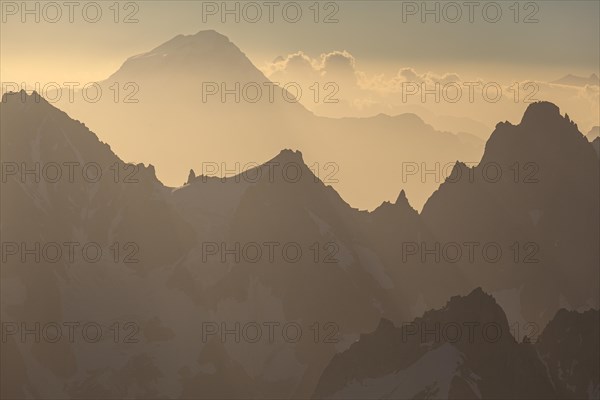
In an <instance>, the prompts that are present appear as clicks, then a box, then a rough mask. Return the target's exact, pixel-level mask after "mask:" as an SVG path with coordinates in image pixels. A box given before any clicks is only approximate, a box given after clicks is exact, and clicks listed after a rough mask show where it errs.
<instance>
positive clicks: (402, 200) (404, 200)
mask: <svg viewBox="0 0 600 400" xmlns="http://www.w3.org/2000/svg"><path fill="white" fill-rule="evenodd" d="M394 204H396V205H400V204H408V199H407V198H406V192H405V191H404V189H402V190H401V191H400V194H399V195H398V198H397V199H396V202H395V203H394Z"/></svg>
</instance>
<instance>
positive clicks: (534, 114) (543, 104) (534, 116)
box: [521, 101, 561, 124]
mask: <svg viewBox="0 0 600 400" xmlns="http://www.w3.org/2000/svg"><path fill="white" fill-rule="evenodd" d="M555 117H561V115H560V108H558V106H557V105H556V104H554V103H550V102H548V101H538V102H535V103H532V104H530V105H529V107H527V110H525V114H523V119H522V120H521V124H529V123H530V122H535V121H538V120H543V119H547V118H555Z"/></svg>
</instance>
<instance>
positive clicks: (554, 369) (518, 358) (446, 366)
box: [314, 289, 600, 399]
mask: <svg viewBox="0 0 600 400" xmlns="http://www.w3.org/2000/svg"><path fill="white" fill-rule="evenodd" d="M490 328H493V329H490ZM571 329H573V330H574V331H571ZM492 332H493V333H492ZM582 335H584V336H583V339H582ZM597 337H598V311H597V310H595V311H588V312H586V313H584V314H577V313H569V312H567V311H564V310H561V311H560V312H559V313H558V314H557V315H556V316H555V318H554V319H553V320H552V321H551V322H550V323H549V324H548V327H547V328H546V329H545V330H544V332H543V334H542V335H541V336H540V342H539V344H530V343H518V342H517V341H516V340H515V338H514V337H513V336H512V328H511V327H510V326H509V324H508V322H507V320H506V317H505V315H504V312H503V311H502V308H501V307H500V306H499V305H498V304H497V303H496V302H495V301H494V299H493V298H492V297H491V296H489V295H487V294H485V293H484V292H483V291H482V290H481V289H476V290H474V291H473V292H471V293H470V294H469V295H468V296H465V297H460V296H457V297H453V298H452V299H450V301H449V302H448V303H447V305H446V306H445V307H444V308H442V309H439V310H432V311H428V312H426V313H425V314H424V315H423V317H422V318H417V319H415V320H414V321H412V322H410V323H406V324H403V326H401V327H395V326H394V325H393V324H392V323H391V322H390V321H386V320H384V319H382V320H381V322H380V324H379V326H378V327H377V329H376V330H375V331H374V332H372V333H370V334H365V335H361V337H360V340H359V341H358V342H356V343H354V344H353V345H352V346H350V348H349V349H348V350H346V351H345V352H343V353H341V354H338V355H336V356H335V357H334V358H333V360H332V361H331V363H330V364H329V366H328V367H327V368H326V370H325V371H324V372H323V376H322V377H321V379H320V380H319V384H318V385H317V388H316V390H315V393H314V397H315V398H345V399H348V398H361V399H366V398H369V399H371V398H373V399H375V398H377V399H379V398H403V399H404V398H432V397H435V398H451V399H454V398H456V399H465V398H484V399H485V398H503V399H509V398H512V399H527V398H532V399H533V398H535V399H540V398H548V399H550V398H592V397H593V396H594V395H597V393H598V374H594V373H595V372H597V371H598V356H599V355H600V353H599V352H598V343H597V340H595V339H597ZM594 340H595V343H592V341H594ZM549 349H551V350H549ZM584 349H586V350H587V351H586V350H584ZM567 371H568V372H567ZM567 387H568V388H569V389H568V391H565V390H564V388H567Z"/></svg>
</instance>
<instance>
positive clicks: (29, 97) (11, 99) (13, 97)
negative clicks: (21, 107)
mask: <svg viewBox="0 0 600 400" xmlns="http://www.w3.org/2000/svg"><path fill="white" fill-rule="evenodd" d="M2 103H21V104H25V103H42V104H48V101H47V100H46V99H44V98H43V97H42V96H40V94H39V93H38V92H36V91H35V90H34V91H32V92H31V94H29V93H27V91H25V90H23V89H21V90H20V91H18V92H6V93H4V94H3V95H2Z"/></svg>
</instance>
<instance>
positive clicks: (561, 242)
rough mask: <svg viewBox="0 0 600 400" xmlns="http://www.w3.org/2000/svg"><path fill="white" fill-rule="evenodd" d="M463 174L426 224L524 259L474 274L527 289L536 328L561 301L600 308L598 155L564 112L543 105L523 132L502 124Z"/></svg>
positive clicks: (489, 282)
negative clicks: (599, 300) (471, 166)
mask: <svg viewBox="0 0 600 400" xmlns="http://www.w3.org/2000/svg"><path fill="white" fill-rule="evenodd" d="M583 171H585V172H583ZM453 176H454V177H460V178H459V179H456V181H455V182H450V181H449V180H447V181H446V182H445V183H444V184H442V185H441V186H440V188H439V190H438V191H437V192H436V193H434V194H433V195H432V196H431V198H430V199H429V200H428V201H427V203H426V205H425V207H424V208H423V212H422V213H421V217H422V219H423V222H424V223H425V224H426V225H427V227H428V228H430V229H431V230H432V231H434V232H435V234H436V235H437V237H438V238H439V240H441V241H442V242H449V241H458V242H461V241H474V240H477V241H479V242H481V243H486V242H495V243H500V245H501V247H502V250H503V251H504V253H503V254H504V255H505V256H506V255H507V253H508V254H511V253H512V256H515V257H513V260H507V258H511V257H502V258H500V259H499V261H498V262H493V263H485V265H484V267H483V268H480V266H477V268H467V269H463V272H464V273H466V274H467V275H468V276H473V277H474V276H477V279H478V280H479V281H480V282H481V283H482V284H484V287H485V288H486V290H489V291H496V290H501V289H505V288H507V287H509V286H513V284H514V283H515V282H516V281H519V282H521V284H522V285H523V288H522V292H521V296H522V298H524V297H527V298H528V299H529V300H530V302H528V303H529V304H530V305H532V304H533V303H535V304H537V305H536V306H535V308H536V309H535V311H534V310H533V309H529V310H528V309H526V308H527V307H529V306H526V307H525V309H524V310H523V312H524V313H525V314H524V315H525V318H526V319H527V320H529V321H539V322H541V323H543V324H545V323H546V322H547V321H548V320H549V319H550V318H552V316H553V315H554V313H555V312H556V310H557V309H558V307H559V304H560V302H561V298H562V299H563V300H566V302H567V303H568V304H570V305H571V306H572V307H575V308H578V307H584V308H587V307H589V306H592V305H595V304H598V293H599V289H598V282H599V276H598V274H599V271H598V269H597V268H590V266H592V265H598V263H599V262H600V260H599V258H598V257H599V255H598V251H597V248H598V244H597V243H598V242H599V241H600V237H599V232H598V223H597V221H598V218H599V207H598V203H599V201H600V199H599V197H598V196H599V194H598V193H599V171H598V157H597V156H596V154H594V150H593V148H592V146H590V145H589V143H588V142H587V140H586V139H585V137H584V136H583V135H582V134H581V133H580V132H579V131H578V129H577V125H575V123H573V122H572V121H570V120H569V118H568V117H563V116H561V115H560V112H559V109H558V107H557V106H555V105H554V104H551V103H545V102H541V103H535V104H532V105H530V106H529V107H528V109H527V111H526V112H525V114H524V116H523V119H522V121H521V123H520V124H519V125H516V126H515V125H512V124H510V123H500V124H498V125H497V127H496V130H495V131H494V133H493V134H492V136H491V137H490V139H489V141H488V143H487V144H486V149H485V153H484V155H483V157H482V159H481V162H480V163H479V165H478V166H476V167H474V168H472V169H471V168H468V167H466V166H465V165H463V164H457V165H456V166H455V172H454V173H453ZM453 179H454V178H453ZM516 243H517V244H516ZM511 246H516V247H518V248H519V249H520V250H525V251H524V252H523V251H521V252H520V254H519V255H517V254H516V252H513V251H512V250H510V248H511ZM525 247H527V248H528V249H525ZM512 248H513V249H514V248H515V247H512ZM514 261H516V262H514ZM509 282H512V283H509ZM544 303H545V304H546V305H548V306H549V308H548V309H546V310H544V309H543V307H544V306H542V304H544Z"/></svg>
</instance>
